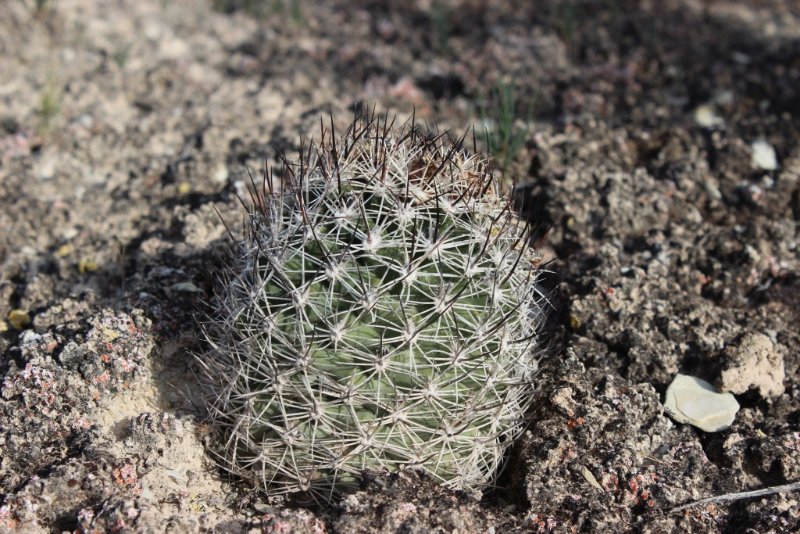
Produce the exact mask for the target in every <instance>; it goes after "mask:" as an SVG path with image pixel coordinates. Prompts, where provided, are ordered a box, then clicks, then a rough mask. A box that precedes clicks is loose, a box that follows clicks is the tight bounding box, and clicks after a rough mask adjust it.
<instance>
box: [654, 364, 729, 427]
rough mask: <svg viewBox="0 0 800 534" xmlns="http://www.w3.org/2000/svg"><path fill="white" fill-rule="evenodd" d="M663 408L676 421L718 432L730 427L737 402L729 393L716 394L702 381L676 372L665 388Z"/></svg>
mask: <svg viewBox="0 0 800 534" xmlns="http://www.w3.org/2000/svg"><path fill="white" fill-rule="evenodd" d="M664 410H666V412H667V413H668V414H669V415H670V417H672V418H673V419H674V420H675V421H677V422H678V423H688V424H690V425H692V426H696V427H697V428H699V429H700V430H703V431H705V432H718V431H720V430H725V429H726V428H728V427H729V426H731V423H733V419H734V417H736V412H738V411H739V403H738V402H736V399H735V398H734V397H733V395H731V394H730V393H717V392H716V390H715V389H714V386H712V385H711V384H709V383H708V382H706V381H705V380H701V379H699V378H696V377H693V376H687V375H682V374H678V375H676V376H675V379H674V380H673V381H672V384H670V385H669V388H667V395H666V399H665V401H664Z"/></svg>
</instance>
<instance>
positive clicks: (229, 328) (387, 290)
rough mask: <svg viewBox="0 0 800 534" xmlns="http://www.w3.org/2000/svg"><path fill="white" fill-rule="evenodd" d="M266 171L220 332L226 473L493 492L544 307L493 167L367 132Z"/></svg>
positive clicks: (211, 367) (216, 372) (521, 411)
mask: <svg viewBox="0 0 800 534" xmlns="http://www.w3.org/2000/svg"><path fill="white" fill-rule="evenodd" d="M301 153H302V155H301V161H300V163H299V164H293V165H288V164H287V169H288V173H287V180H285V182H286V183H284V184H283V186H282V187H281V188H280V190H278V185H277V184H276V185H275V188H274V189H273V185H272V179H271V178H268V177H266V176H265V179H264V182H263V184H259V185H258V187H257V188H256V192H255V193H254V195H253V201H254V202H253V207H252V208H251V209H250V210H249V213H248V217H247V223H246V236H245V238H244V239H243V240H240V241H239V242H237V243H236V244H235V246H234V258H233V260H232V261H231V265H230V267H229V268H228V270H227V272H226V273H225V275H224V276H223V277H221V281H220V284H219V286H220V288H219V291H218V294H217V296H216V299H215V303H214V309H215V311H214V312H213V313H212V314H211V316H210V319H209V321H208V322H207V324H206V331H207V338H208V341H209V343H210V346H211V349H210V350H209V351H208V352H207V353H206V354H204V355H203V357H202V363H203V366H204V367H205V369H206V377H207V381H208V384H209V385H210V386H211V390H212V391H213V398H212V402H211V408H210V417H211V419H212V420H213V421H214V422H215V423H217V424H218V425H219V426H220V427H221V428H222V430H224V435H225V436H226V439H225V440H224V441H225V442H224V444H223V445H222V447H221V449H222V457H223V464H224V465H225V467H227V468H228V469H229V470H231V471H233V472H234V473H236V474H238V475H241V476H243V477H245V478H246V479H250V480H251V481H253V482H255V483H256V484H257V485H258V486H260V487H262V488H263V489H264V490H266V491H267V492H268V493H269V494H270V495H282V494H286V493H293V492H308V493H309V494H310V495H311V496H314V497H315V498H322V499H323V500H328V499H330V498H331V497H333V496H334V495H336V494H338V493H339V492H340V491H341V490H345V489H348V488H351V487H353V486H356V485H357V482H358V480H359V478H360V476H361V475H362V473H363V472H364V471H365V470H396V469H422V470H424V471H426V472H427V473H429V474H430V475H432V476H433V477H435V479H438V480H439V481H440V482H441V483H443V484H445V485H447V486H450V487H454V488H461V489H479V488H482V487H485V486H486V485H487V484H488V483H490V482H491V481H492V479H493V477H494V476H495V474H496V472H497V469H498V467H499V465H500V464H501V463H502V460H503V456H504V452H505V451H506V450H507V449H508V447H509V446H510V445H511V444H512V441H513V440H514V438H515V437H516V436H517V435H518V434H519V432H520V431H521V430H522V428H523V424H524V415H525V412H526V409H527V408H528V407H529V404H530V402H531V398H532V391H533V388H534V384H533V378H534V375H535V373H536V370H537V366H538V357H537V355H538V354H539V352H540V348H539V341H538V333H539V331H540V328H539V327H540V325H541V324H542V321H543V319H544V315H545V303H546V299H545V297H544V296H543V295H542V294H541V291H540V289H539V287H538V281H539V277H540V273H541V270H540V267H539V264H540V261H541V260H540V257H539V256H538V255H537V254H536V252H535V251H534V250H533V249H532V248H531V245H530V242H529V241H530V240H529V232H528V231H527V226H526V224H525V223H524V222H523V221H522V220H521V219H520V218H519V217H518V216H517V215H515V213H514V212H513V210H512V209H511V207H510V205H509V202H508V201H507V200H504V199H503V198H501V197H500V196H499V193H498V191H497V188H496V184H495V183H494V180H493V177H492V175H491V173H490V172H489V171H488V169H487V164H486V162H485V161H484V160H481V159H480V158H478V157H475V156H472V155H469V154H468V153H467V152H466V151H464V150H462V149H461V148H460V143H454V142H452V141H447V140H445V139H444V138H443V136H438V137H431V136H424V135H420V134H419V133H418V131H417V129H416V128H414V127H413V125H411V126H410V127H409V126H406V127H404V128H401V129H396V130H395V129H392V128H391V127H390V126H387V124H386V121H384V123H383V125H381V121H380V120H375V119H374V118H372V119H368V120H367V119H365V120H361V121H359V120H357V121H355V122H354V123H353V124H352V125H351V126H350V128H349V130H348V131H347V133H346V134H345V136H344V137H343V138H342V139H338V140H337V139H335V137H334V136H333V135H332V134H331V135H330V136H328V137H327V138H326V132H325V131H323V132H322V141H321V144H320V146H319V147H316V148H312V149H308V150H306V151H302V150H301Z"/></svg>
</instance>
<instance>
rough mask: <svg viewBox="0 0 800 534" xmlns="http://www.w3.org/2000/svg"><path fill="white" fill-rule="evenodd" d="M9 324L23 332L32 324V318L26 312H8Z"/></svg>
mask: <svg viewBox="0 0 800 534" xmlns="http://www.w3.org/2000/svg"><path fill="white" fill-rule="evenodd" d="M8 323H9V324H10V325H11V326H12V327H14V328H15V329H16V330H22V329H23V328H25V327H26V326H28V325H29V324H31V316H30V315H28V312H26V311H25V310H11V311H10V312H8Z"/></svg>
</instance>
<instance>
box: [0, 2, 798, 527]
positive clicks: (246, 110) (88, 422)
mask: <svg viewBox="0 0 800 534" xmlns="http://www.w3.org/2000/svg"><path fill="white" fill-rule="evenodd" d="M0 9H2V16H0V228H1V229H2V232H0V319H2V322H0V330H2V332H1V333H0V354H2V356H1V357H0V373H2V376H3V379H2V386H1V387H2V389H1V393H2V395H1V396H0V458H2V460H0V531H2V532H5V531H9V532H62V531H70V532H72V531H75V532H106V531H110V532H151V531H158V532H160V531H171V532H191V531H198V532H199V531H202V532H237V531H238V532H247V531H262V532H276V533H277V532H491V531H495V532H500V531H505V532H524V531H533V532H697V533H699V532H703V533H705V532H725V533H733V532H797V531H800V504H799V503H798V495H800V493H798V492H797V491H796V490H795V491H784V492H775V493H771V494H768V495H764V496H758V497H752V498H748V499H739V500H733V501H717V502H711V503H704V504H699V505H696V506H690V507H688V508H682V509H680V510H676V508H678V507H679V506H681V505H684V504H687V503H692V502H694V501H697V500H700V499H703V498H707V497H712V496H718V495H723V494H728V493H735V492H743V491H748V490H756V489H762V488H768V487H773V486H780V485H787V484H792V483H795V482H798V481H800V380H798V379H799V378H800V326H798V325H800V249H799V248H798V239H799V238H800V145H799V144H798V141H799V140H800V89H798V88H800V5H798V4H797V3H796V2H793V1H791V0H747V1H741V2H736V1H732V0H731V1H727V0H664V1H660V2H651V1H646V0H645V1H629V0H601V1H589V0H581V1H579V0H564V1H556V0H543V1H541V2H528V1H523V0H519V1H511V0H494V1H491V2H489V1H485V0H414V1H409V2H380V1H376V0H333V1H329V2H312V1H311V0H264V1H257V0H216V1H214V2H205V1H199V0H196V1H189V0H173V1H166V0H160V1H157V0H141V1H138V2H111V1H100V0H43V1H36V2H34V1H33V0H31V1H28V0H21V1H9V2H5V3H3V5H2V8H0ZM373 106H374V107H375V109H376V110H377V112H386V113H389V114H391V115H393V116H395V115H396V116H397V118H398V121H399V122H402V121H403V120H406V119H408V118H409V117H411V116H412V114H414V115H415V117H416V120H417V121H418V122H419V123H425V124H428V125H429V126H430V127H431V128H435V129H438V130H439V131H450V132H452V135H453V136H454V137H455V136H458V135H461V134H462V133H463V132H465V131H467V130H468V128H469V127H470V126H474V128H475V131H476V132H477V134H478V135H476V138H477V148H478V150H479V151H481V152H487V151H491V152H492V153H493V155H494V158H495V160H494V161H495V163H496V173H497V174H498V176H502V178H503V180H505V183H506V184H507V189H508V191H509V194H513V195H515V198H516V200H517V202H518V204H519V206H520V209H521V210H522V211H523V212H524V213H525V214H526V215H527V216H528V217H529V218H531V219H532V220H533V221H536V222H538V223H542V224H544V225H546V226H547V227H549V233H547V235H546V236H542V239H541V244H540V247H541V250H542V252H543V253H544V254H545V255H546V257H547V258H549V259H550V260H551V262H550V264H549V266H548V269H549V270H551V271H552V273H553V274H552V276H551V278H552V287H553V291H552V303H553V311H552V318H551V319H552V320H551V325H550V327H549V331H548V335H549V337H548V339H549V341H548V347H549V350H548V355H547V358H546V360H545V361H544V362H543V363H544V365H543V369H542V371H541V374H540V378H539V381H540V384H539V388H538V394H537V395H538V397H537V400H536V403H535V408H534V410H533V413H531V419H530V425H529V430H528V431H527V433H526V434H525V435H524V436H523V437H522V439H521V440H520V442H519V443H518V444H517V445H516V446H515V448H514V451H513V454H512V455H511V457H510V458H509V460H508V465H507V467H506V469H505V471H504V472H503V474H502V475H501V476H500V478H499V479H498V480H497V485H496V487H494V488H492V489H490V490H488V491H486V492H484V493H483V494H466V493H461V492H455V491H450V490H446V489H443V488H440V487H438V486H437V485H436V484H434V483H433V482H432V481H430V480H428V479H427V477H426V476H425V475H424V474H421V473H414V472H404V473H399V474H390V475H387V474H366V475H365V479H364V483H363V489H362V491H360V492H358V493H355V494H352V495H348V496H346V497H344V498H343V499H342V501H341V502H340V503H339V504H337V505H335V506H333V507H330V508H328V509H312V508H303V507H300V506H298V505H297V504H296V503H293V502H291V501H276V500H271V499H270V498H269V496H268V495H263V494H260V493H258V492H255V491H253V490H252V489H251V488H248V487H247V486H245V485H243V484H242V483H241V482H240V481H237V480H236V479H234V478H231V477H228V476H226V475H225V474H224V472H222V471H221V470H220V469H218V468H217V467H215V464H214V458H213V453H212V452H211V451H213V446H212V445H213V440H214V439H215V430H214V429H213V428H210V427H209V426H208V425H207V424H206V423H205V420H204V406H203V399H202V396H201V395H200V394H199V388H198V387H197V382H196V380H195V375H194V371H195V368H194V367H193V366H194V363H193V362H194V355H195V354H198V353H201V352H202V351H203V342H202V339H203V336H202V332H201V328H200V326H199V325H198V320H197V317H201V316H202V314H203V309H204V306H205V305H206V303H207V302H208V301H209V296H210V295H211V294H212V293H213V287H214V283H215V272H216V267H217V266H219V265H220V264H221V263H222V262H224V261H225V254H226V250H227V248H226V237H225V236H226V230H225V226H224V225H223V224H222V222H221V220H220V217H219V215H218V212H219V214H220V215H222V218H223V219H224V220H226V221H230V222H232V224H233V225H234V226H235V224H236V222H237V221H239V220H241V206H240V204H239V200H238V198H237V195H238V196H245V195H246V191H247V184H248V182H249V177H248V169H251V170H253V172H254V173H256V174H258V173H259V172H260V170H261V169H263V167H264V162H265V161H267V163H268V164H270V165H272V164H277V157H278V154H279V153H281V151H288V153H289V155H290V156H289V157H291V153H292V151H296V150H297V149H298V148H299V147H300V140H301V138H304V137H305V138H309V137H310V138H313V136H314V135H315V133H316V132H318V131H319V123H320V120H321V119H322V120H324V121H326V122H327V121H330V120H332V121H333V123H334V124H335V126H336V128H337V130H339V131H343V130H344V127H345V126H346V125H347V124H348V122H350V120H351V118H352V115H353V113H354V112H358V111H360V110H364V109H372V107H373ZM487 132H488V134H487ZM485 134H486V135H485ZM759 141H760V145H767V151H768V152H769V149H770V148H771V149H772V150H774V154H775V160H776V161H775V163H776V165H772V163H773V162H770V161H769V160H770V157H769V156H770V154H768V155H767V156H768V157H766V158H764V157H761V158H759V157H754V156H757V155H758V150H759V149H758V148H757V146H758V144H756V145H754V143H756V142H759ZM512 183H513V184H516V187H515V189H513V192H512ZM234 231H235V230H234ZM678 372H681V373H684V374H690V375H693V376H697V377H700V378H703V379H705V380H708V381H709V382H712V383H714V384H716V385H717V386H718V387H720V388H722V389H724V390H726V391H731V392H733V393H735V394H736V398H737V400H738V401H739V403H740V405H741V409H740V411H739V413H738V414H737V416H736V419H735V421H734V423H733V426H732V427H731V428H729V429H727V430H724V431H721V432H716V433H705V432H702V431H700V430H698V429H696V428H693V427H691V426H689V425H683V424H677V423H674V422H673V421H672V420H671V419H669V418H668V417H667V416H666V415H665V413H664V410H663V407H662V401H663V398H662V396H663V394H664V391H665V390H666V388H667V386H668V385H669V383H670V382H671V380H672V378H673V377H674V376H675V374H677V373H678Z"/></svg>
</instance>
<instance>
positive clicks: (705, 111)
mask: <svg viewBox="0 0 800 534" xmlns="http://www.w3.org/2000/svg"><path fill="white" fill-rule="evenodd" d="M694 122H696V123H697V124H698V125H700V126H702V127H703V128H713V127H715V126H722V125H723V124H725V120H724V119H723V118H722V117H720V116H719V115H717V112H716V110H715V109H714V106H712V105H711V104H702V105H700V106H697V108H696V109H695V110H694Z"/></svg>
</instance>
